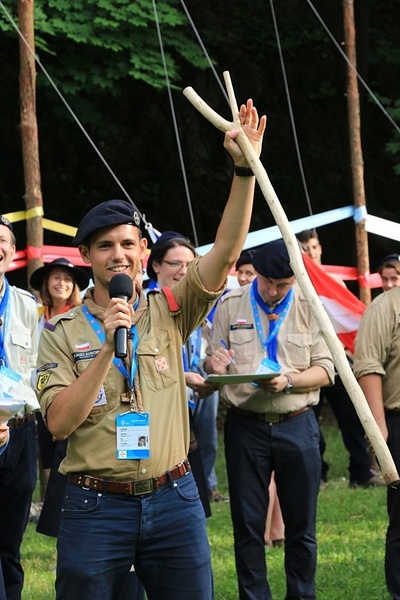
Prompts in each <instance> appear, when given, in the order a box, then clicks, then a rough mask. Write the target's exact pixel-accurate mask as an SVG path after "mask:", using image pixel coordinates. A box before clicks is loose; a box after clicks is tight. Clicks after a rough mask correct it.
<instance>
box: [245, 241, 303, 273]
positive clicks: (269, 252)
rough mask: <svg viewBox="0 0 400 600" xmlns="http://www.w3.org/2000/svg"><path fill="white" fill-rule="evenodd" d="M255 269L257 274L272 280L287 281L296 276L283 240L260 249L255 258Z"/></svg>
mask: <svg viewBox="0 0 400 600" xmlns="http://www.w3.org/2000/svg"><path fill="white" fill-rule="evenodd" d="M253 267H254V268H255V270H256V271H257V273H259V274H260V275H262V276H263V277H269V278H270V279H286V278H287V277H293V275H294V273H293V271H292V269H291V268H290V258H289V254H288V251H287V249H286V246H285V242H284V241H283V240H275V241H273V242H269V243H268V244H265V246H262V247H261V248H259V249H258V250H257V251H256V252H255V254H254V256H253Z"/></svg>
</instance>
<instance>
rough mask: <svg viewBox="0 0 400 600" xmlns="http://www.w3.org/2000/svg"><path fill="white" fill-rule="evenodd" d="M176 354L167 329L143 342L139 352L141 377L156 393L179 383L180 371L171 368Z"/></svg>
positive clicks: (159, 331)
mask: <svg viewBox="0 0 400 600" xmlns="http://www.w3.org/2000/svg"><path fill="white" fill-rule="evenodd" d="M174 354H175V353H174V352H172V348H171V337H170V334H169V332H168V330H166V329H165V330H158V331H156V332H155V333H154V334H153V335H151V336H148V337H146V338H145V339H143V340H141V342H140V344H139V347H138V350H137V357H138V362H139V376H140V378H141V379H142V380H143V379H144V381H145V382H146V385H147V386H148V387H149V388H150V389H151V390H153V391H154V392H156V391H158V390H163V389H165V388H168V387H169V386H171V385H173V384H176V383H177V381H178V378H177V372H178V369H176V368H173V366H171V361H172V360H173V358H174Z"/></svg>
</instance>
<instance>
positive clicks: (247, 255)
mask: <svg viewBox="0 0 400 600" xmlns="http://www.w3.org/2000/svg"><path fill="white" fill-rule="evenodd" d="M254 253H255V250H243V252H242V253H241V255H240V256H239V258H238V259H237V261H236V265H235V267H236V271H237V270H238V269H239V267H241V266H242V265H252V264H253V256H254Z"/></svg>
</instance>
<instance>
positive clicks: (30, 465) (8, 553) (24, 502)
mask: <svg viewBox="0 0 400 600" xmlns="http://www.w3.org/2000/svg"><path fill="white" fill-rule="evenodd" d="M36 475H37V438H36V423H35V420H34V419H33V418H32V419H31V420H29V421H27V422H26V423H25V424H23V425H21V426H20V427H17V428H16V429H12V430H11V432H10V442H9V445H8V448H7V449H6V451H5V452H4V453H3V454H2V456H1V457H0V557H1V563H2V568H3V576H4V583H5V588H6V594H7V600H20V598H21V591H22V586H23V583H24V572H23V569H22V566H21V561H20V547H21V543H22V537H23V535H24V532H25V529H26V525H27V523H28V518H29V511H30V506H31V501H32V494H33V490H34V489H35V484H36Z"/></svg>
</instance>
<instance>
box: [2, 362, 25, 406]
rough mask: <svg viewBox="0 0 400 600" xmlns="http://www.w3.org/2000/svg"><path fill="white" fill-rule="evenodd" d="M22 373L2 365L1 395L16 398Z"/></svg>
mask: <svg viewBox="0 0 400 600" xmlns="http://www.w3.org/2000/svg"><path fill="white" fill-rule="evenodd" d="M21 379H22V375H20V374H19V373H17V372H16V371H13V370H12V369H9V368H8V367H5V366H4V365H2V366H1V367H0V397H4V398H15V393H16V391H17V387H18V384H19V382H20V381H21Z"/></svg>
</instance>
